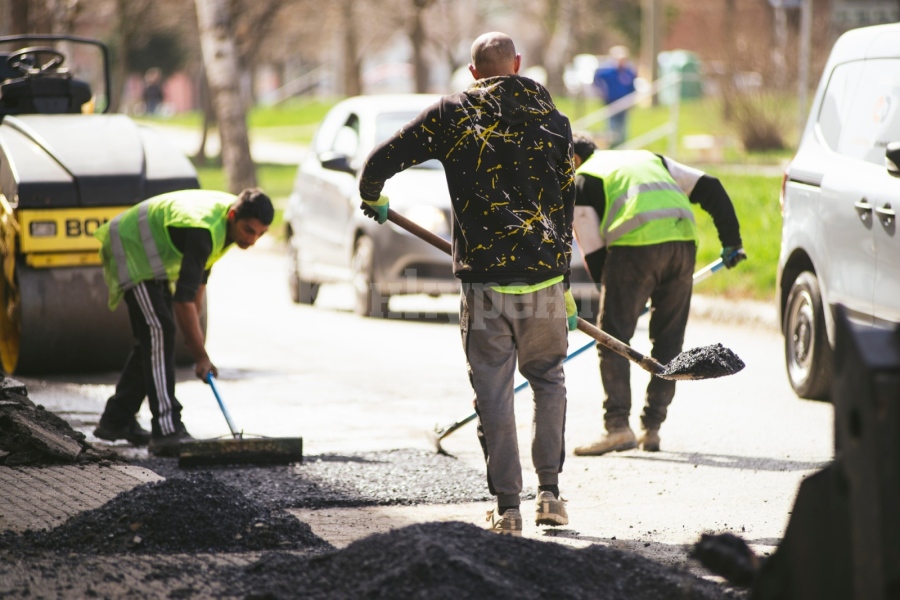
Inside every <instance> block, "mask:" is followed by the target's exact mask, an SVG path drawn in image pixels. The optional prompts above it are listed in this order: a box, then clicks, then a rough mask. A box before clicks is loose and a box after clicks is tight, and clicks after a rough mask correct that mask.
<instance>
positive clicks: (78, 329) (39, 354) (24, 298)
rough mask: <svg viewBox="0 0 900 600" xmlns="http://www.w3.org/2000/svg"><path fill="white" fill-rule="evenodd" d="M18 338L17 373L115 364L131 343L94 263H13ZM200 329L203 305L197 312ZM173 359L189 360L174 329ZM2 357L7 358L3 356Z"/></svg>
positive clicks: (124, 318) (121, 312)
mask: <svg viewBox="0 0 900 600" xmlns="http://www.w3.org/2000/svg"><path fill="white" fill-rule="evenodd" d="M16 275H17V280H18V286H19V291H20V298H21V301H20V309H19V311H18V314H19V319H20V322H21V338H20V341H19V355H18V361H17V365H16V368H15V372H16V373H21V374H47V373H72V372H90V371H95V372H96V371H113V370H118V369H121V368H122V366H123V365H124V364H125V359H126V358H127V357H128V353H129V352H130V351H131V347H132V346H133V344H134V337H133V336H132V333H131V324H130V322H129V319H128V309H127V307H126V306H125V303H124V302H122V303H121V304H120V305H119V306H118V307H117V308H116V310H115V311H114V312H113V311H110V310H109V306H108V303H107V301H108V291H107V287H106V282H105V280H104V279H103V270H102V269H101V268H100V267H96V266H88V267H64V268H51V269H32V268H30V267H27V266H23V265H19V266H18V269H17V274H16ZM201 327H202V329H203V331H204V333H205V332H206V305H205V298H204V306H203V311H202V314H201ZM175 358H176V363H178V364H181V365H183V364H190V363H192V362H193V359H192V357H191V356H190V354H189V353H188V352H187V349H186V347H185V345H184V341H183V339H182V336H181V334H180V332H179V333H178V336H177V338H176V356H175ZM4 362H8V361H4Z"/></svg>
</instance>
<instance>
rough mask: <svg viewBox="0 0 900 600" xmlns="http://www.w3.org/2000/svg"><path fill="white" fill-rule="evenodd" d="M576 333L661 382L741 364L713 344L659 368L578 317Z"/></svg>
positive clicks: (422, 233) (444, 246)
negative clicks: (607, 349) (587, 336)
mask: <svg viewBox="0 0 900 600" xmlns="http://www.w3.org/2000/svg"><path fill="white" fill-rule="evenodd" d="M387 218H388V221H390V222H391V223H393V224H394V225H396V226H398V227H400V228H402V229H405V230H406V231H408V232H409V233H411V234H413V235H414V236H416V237H418V238H421V239H422V240H424V241H426V242H428V243H429V244H431V245H432V246H434V247H435V248H437V249H438V250H442V251H444V252H446V253H447V254H452V249H451V247H450V242H448V241H447V240H445V239H444V238H442V237H440V236H438V235H436V234H434V233H432V232H430V231H428V230H427V229H425V228H424V227H421V226H419V225H417V224H416V223H413V222H412V221H410V220H409V219H407V218H406V217H404V216H403V215H400V214H397V213H396V212H395V211H394V210H393V209H388V217H387ZM578 329H579V330H580V331H583V332H584V333H586V334H588V335H589V336H591V337H592V338H594V339H595V340H597V342H598V343H600V344H602V345H604V346H606V347H607V348H609V349H610V350H612V351H613V352H616V353H618V354H621V355H622V356H624V357H625V358H627V359H628V360H630V361H632V362H633V363H636V364H637V365H638V366H640V367H641V368H642V369H644V370H645V371H647V372H649V373H650V374H651V375H655V376H656V377H660V378H662V379H672V380H687V379H713V378H715V377H723V376H725V375H734V374H735V373H737V372H738V371H740V370H741V369H743V368H744V361H742V360H741V359H740V358H739V357H738V356H737V355H736V354H735V353H734V352H732V351H731V350H729V349H728V348H725V347H724V346H722V344H714V345H712V346H704V347H702V348H694V349H692V350H688V351H686V352H682V353H681V354H679V355H678V356H676V357H675V358H674V359H672V361H671V362H670V363H669V364H667V365H663V364H661V363H660V362H659V361H657V360H656V359H655V358H653V357H651V356H644V355H643V354H641V353H640V352H638V351H637V350H635V349H634V348H632V347H631V346H629V345H627V344H625V343H623V342H621V341H619V340H617V339H616V338H614V337H613V336H611V335H609V334H608V333H606V332H605V331H603V330H602V329H600V328H598V327H596V326H594V325H591V324H590V323H588V322H587V321H585V320H584V319H582V318H581V317H578Z"/></svg>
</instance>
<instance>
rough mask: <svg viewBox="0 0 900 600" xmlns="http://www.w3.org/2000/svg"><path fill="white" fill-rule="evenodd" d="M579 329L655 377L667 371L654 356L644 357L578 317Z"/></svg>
mask: <svg viewBox="0 0 900 600" xmlns="http://www.w3.org/2000/svg"><path fill="white" fill-rule="evenodd" d="M578 329H579V331H583V332H584V333H586V334H588V335H589V336H591V337H592V338H594V339H595V340H597V343H598V344H602V345H604V346H606V347H607V348H609V349H610V350H612V351H613V352H617V353H618V354H621V355H622V356H624V357H625V358H627V359H628V360H630V361H632V362H634V363H637V364H638V365H639V366H640V367H641V368H642V369H644V370H645V371H647V372H649V373H651V374H653V375H661V374H662V373H663V372H664V371H665V370H666V368H665V367H664V366H662V364H660V363H659V361H657V360H656V359H655V358H653V357H652V356H644V355H643V354H641V353H640V352H638V351H637V350H635V349H634V348H632V347H631V346H629V345H627V344H625V343H623V342H620V341H619V340H617V339H616V338H614V337H613V336H611V335H609V334H608V333H606V332H605V331H603V330H602V329H600V328H599V327H596V326H594V325H591V324H590V323H588V322H587V321H585V320H584V319H582V318H581V317H578Z"/></svg>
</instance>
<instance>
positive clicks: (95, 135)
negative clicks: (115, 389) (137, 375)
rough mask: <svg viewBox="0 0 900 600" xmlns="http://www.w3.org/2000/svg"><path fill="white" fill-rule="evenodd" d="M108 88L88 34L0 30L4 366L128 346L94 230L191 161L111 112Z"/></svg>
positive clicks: (179, 174)
mask: <svg viewBox="0 0 900 600" xmlns="http://www.w3.org/2000/svg"><path fill="white" fill-rule="evenodd" d="M109 90H110V85H109V51H108V49H107V47H106V45H105V44H103V43H102V42H100V41H98V40H93V39H90V38H83V37H78V36H69V35H17V36H2V37H0V261H2V270H3V273H2V277H0V300H2V307H0V308H2V310H0V360H2V367H3V370H4V371H5V372H6V373H7V374H13V373H18V374H48V373H73V372H85V371H108V370H116V369H119V368H121V367H122V366H123V365H124V363H125V359H126V358H127V356H128V352H129V350H130V348H131V347H132V345H133V343H134V341H133V337H132V334H131V327H130V324H129V319H128V311H127V309H126V307H125V305H124V303H122V304H121V305H120V306H119V307H118V308H117V309H116V311H115V312H112V311H110V310H109V307H108V302H107V287H106V283H105V281H104V279H103V272H102V267H101V266H100V260H99V254H98V249H99V242H98V241H97V240H96V239H95V238H94V237H93V233H94V231H95V230H96V229H97V228H98V227H99V226H100V225H101V224H103V223H104V222H106V221H108V220H109V219H111V218H113V217H115V216H116V215H117V214H119V213H120V212H121V211H123V210H125V209H126V208H128V207H129V206H132V205H134V204H136V203H137V202H140V201H141V200H145V199H146V198H150V197H151V196H155V195H157V194H162V193H165V192H170V191H174V190H180V189H191V188H198V187H199V182H198V179H197V172H196V170H195V169H194V167H193V165H191V163H190V161H189V160H188V159H187V158H186V157H185V156H184V154H183V153H182V152H180V151H179V150H178V149H177V148H175V147H173V146H172V145H171V144H170V143H169V142H168V141H167V140H166V139H165V138H164V137H163V136H161V135H160V134H159V133H158V132H157V131H155V130H153V129H152V128H151V127H148V126H143V125H140V124H138V123H136V122H135V121H133V120H132V119H131V118H129V117H128V116H126V115H122V114H111V113H110V112H109ZM203 317H204V318H203V319H202V321H203V326H204V330H205V311H204V314H203ZM184 353H185V351H184V349H182V350H180V351H179V356H180V360H181V361H182V362H184Z"/></svg>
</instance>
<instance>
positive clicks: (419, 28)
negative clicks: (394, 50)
mask: <svg viewBox="0 0 900 600" xmlns="http://www.w3.org/2000/svg"><path fill="white" fill-rule="evenodd" d="M432 4H434V0H412V16H411V18H410V27H409V41H410V43H411V44H412V53H413V57H412V62H413V77H414V79H415V89H416V92H419V93H425V92H427V91H428V65H426V64H425V23H424V20H423V15H424V13H425V11H426V10H428V7H429V6H431V5H432Z"/></svg>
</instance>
